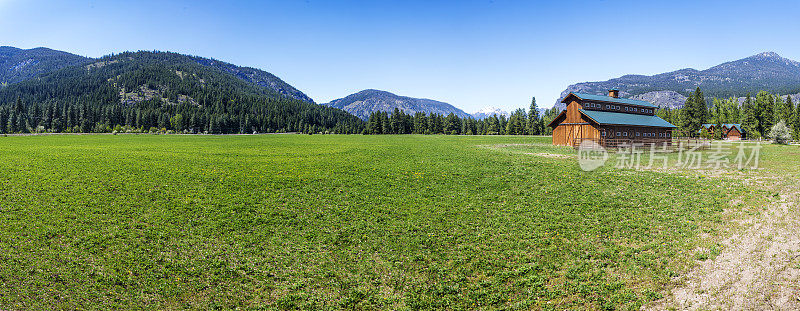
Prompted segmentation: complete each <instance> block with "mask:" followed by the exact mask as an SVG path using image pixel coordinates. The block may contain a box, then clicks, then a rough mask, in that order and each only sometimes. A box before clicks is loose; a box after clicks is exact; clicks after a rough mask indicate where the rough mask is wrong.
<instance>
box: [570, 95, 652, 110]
mask: <svg viewBox="0 0 800 311" xmlns="http://www.w3.org/2000/svg"><path fill="white" fill-rule="evenodd" d="M570 94H572V95H575V96H577V97H578V98H580V99H582V100H589V101H601V102H607V103H617V104H624V105H636V106H643V107H648V108H658V106H656V105H653V104H651V103H650V102H646V101H643V100H636V99H630V98H614V97H611V96H605V95H592V94H585V93H570ZM567 97H569V95H567V96H566V97H564V99H563V100H562V101H561V102H562V103H563V102H564V101H565V100H566V99H567Z"/></svg>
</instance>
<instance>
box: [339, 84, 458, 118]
mask: <svg viewBox="0 0 800 311" xmlns="http://www.w3.org/2000/svg"><path fill="white" fill-rule="evenodd" d="M324 105H326V106H329V107H334V108H339V109H342V110H344V111H347V112H349V113H351V114H353V115H355V116H357V117H359V118H361V119H363V120H367V119H368V118H369V115H370V113H373V112H377V111H385V112H389V113H391V112H393V111H394V109H395V108H397V109H400V110H402V111H403V112H405V113H406V114H414V113H417V112H424V113H426V114H429V113H437V114H441V115H448V114H450V113H453V114H455V115H456V116H459V117H462V118H466V117H470V115H469V114H468V113H466V112H464V111H463V110H461V109H458V108H456V107H454V106H453V105H450V104H448V103H444V102H440V101H435V100H431V99H424V98H413V97H407V96H399V95H395V94H392V93H389V92H386V91H380V90H372V89H370V90H363V91H361V92H358V93H355V94H351V95H348V96H347V97H344V98H340V99H336V100H333V101H331V102H330V103H327V104H324Z"/></svg>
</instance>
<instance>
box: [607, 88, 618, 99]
mask: <svg viewBox="0 0 800 311" xmlns="http://www.w3.org/2000/svg"><path fill="white" fill-rule="evenodd" d="M608 97H614V98H619V90H617V89H613V90H608Z"/></svg>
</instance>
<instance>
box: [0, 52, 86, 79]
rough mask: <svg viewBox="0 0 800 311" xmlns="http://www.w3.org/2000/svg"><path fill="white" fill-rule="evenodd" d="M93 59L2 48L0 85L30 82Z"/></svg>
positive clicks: (0, 55)
mask: <svg viewBox="0 0 800 311" xmlns="http://www.w3.org/2000/svg"><path fill="white" fill-rule="evenodd" d="M91 61H92V59H91V58H86V57H83V56H78V55H75V54H70V53H67V52H62V51H56V50H51V49H48V48H35V49H29V50H23V49H18V48H15V47H10V46H0V85H7V84H12V83H17V82H21V81H25V80H28V79H30V78H33V77H35V76H37V75H39V74H43V73H48V72H52V71H56V70H59V69H61V68H64V67H69V66H74V65H79V64H84V63H88V62H91Z"/></svg>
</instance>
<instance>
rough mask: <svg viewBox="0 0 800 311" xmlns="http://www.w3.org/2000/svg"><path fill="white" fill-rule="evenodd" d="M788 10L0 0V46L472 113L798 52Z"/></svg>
mask: <svg viewBox="0 0 800 311" xmlns="http://www.w3.org/2000/svg"><path fill="white" fill-rule="evenodd" d="M798 11H800V1H797V0H793V1H774V2H773V1H760V2H752V3H750V2H739V1H622V0H619V1H618V0H604V1H552V2H538V1H503V0H493V1H487V0H483V1H434V0H429V1H411V0H406V1H333V0H329V1H318V0H305V1H218V2H213V1H163V0H162V1H149V0H143V1H87V0H83V1H69V0H61V1H44V0H42V1H39V0H0V45H10V46H15V47H20V48H32V47H38V46H44V47H49V48H53V49H58V50H64V51H68V52H72V53H76V54H81V55H85V56H92V57H99V56H102V55H106V54H110V53H115V52H121V51H136V50H162V51H175V52H180V53H186V54H193V55H200V56H205V57H213V58H216V59H220V60H224V61H227V62H231V63H234V64H236V65H240V66H250V67H256V68H260V69H264V70H266V71H269V72H271V73H273V74H275V75H277V76H279V77H281V78H282V79H284V80H285V81H287V82H288V83H290V84H292V85H294V86H295V87H297V88H298V89H300V90H301V91H303V92H305V93H306V94H308V95H309V96H310V97H311V98H313V99H314V100H315V101H317V102H320V103H322V102H328V101H330V100H332V99H336V98H340V97H344V96H346V95H348V94H350V93H354V92H357V91H360V90H363V89H368V88H375V89H382V90H387V91H391V92H394V93H397V94H401V95H408V96H413V97H426V98H431V99H436V100H441V101H446V102H449V103H451V104H453V105H455V106H457V107H459V108H462V109H464V110H465V111H467V112H473V111H475V110H478V109H480V108H483V107H485V106H498V107H501V108H503V109H506V110H511V109H514V108H518V107H527V106H528V105H529V103H530V98H531V97H532V96H536V98H537V102H538V103H539V105H540V106H541V107H550V106H552V104H553V103H554V102H555V100H556V98H557V97H558V95H559V93H560V92H561V91H562V90H563V89H564V88H566V87H567V86H568V85H569V84H572V83H577V82H583V81H598V80H606V79H610V78H614V77H618V76H621V75H624V74H629V73H636V74H655V73H661V72H665V71H672V70H676V69H681V68H686V67H692V68H696V69H706V68H708V67H710V66H713V65H716V64H719V63H721V62H724V61H730V60H736V59H740V58H743V57H747V56H750V55H753V54H757V53H760V52H764V51H774V52H777V53H778V54H780V55H781V56H783V57H787V58H791V59H795V60H800V40H797V38H798V35H797V34H798V33H799V32H800V19H799V18H797V17H796V12H798Z"/></svg>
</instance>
